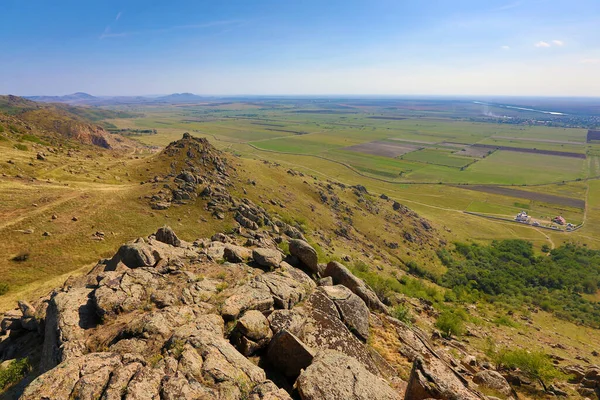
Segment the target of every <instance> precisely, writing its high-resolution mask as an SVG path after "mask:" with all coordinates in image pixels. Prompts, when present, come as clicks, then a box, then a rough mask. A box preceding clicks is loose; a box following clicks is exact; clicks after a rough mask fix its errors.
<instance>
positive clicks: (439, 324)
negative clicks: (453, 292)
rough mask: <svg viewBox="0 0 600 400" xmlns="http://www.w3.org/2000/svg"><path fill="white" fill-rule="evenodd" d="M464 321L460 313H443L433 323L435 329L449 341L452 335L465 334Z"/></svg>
mask: <svg viewBox="0 0 600 400" xmlns="http://www.w3.org/2000/svg"><path fill="white" fill-rule="evenodd" d="M464 320H465V318H464V315H462V313H459V312H453V311H444V312H442V313H441V314H440V316H439V317H438V319H437V321H435V327H436V328H438V329H439V330H440V331H441V332H442V336H443V337H445V338H446V339H450V338H451V337H452V336H453V335H454V336H461V335H462V334H463V333H464V332H465V321H464Z"/></svg>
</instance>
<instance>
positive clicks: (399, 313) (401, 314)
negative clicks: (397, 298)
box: [392, 304, 412, 324]
mask: <svg viewBox="0 0 600 400" xmlns="http://www.w3.org/2000/svg"><path fill="white" fill-rule="evenodd" d="M392 316H393V317H394V318H396V319H397V320H399V321H402V322H404V323H407V324H408V323H410V321H411V319H412V318H411V313H410V309H409V308H408V307H407V306H405V305H404V304H398V305H397V306H396V307H394V308H393V309H392Z"/></svg>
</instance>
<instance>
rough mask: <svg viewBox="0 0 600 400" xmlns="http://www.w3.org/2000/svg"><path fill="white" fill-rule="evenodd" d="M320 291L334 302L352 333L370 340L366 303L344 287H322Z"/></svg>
mask: <svg viewBox="0 0 600 400" xmlns="http://www.w3.org/2000/svg"><path fill="white" fill-rule="evenodd" d="M319 291H322V292H323V293H325V294H326V295H327V297H329V298H330V299H331V300H333V302H334V303H335V305H336V307H337V309H338V311H339V313H340V317H341V319H342V321H344V323H345V324H346V326H348V328H349V329H350V331H351V332H353V333H354V334H356V336H358V337H359V338H360V339H362V340H364V341H366V340H367V339H368V338H369V308H368V307H367V305H366V304H365V302H364V301H363V300H362V299H361V298H360V297H358V296H357V295H355V294H354V293H352V292H351V291H350V289H348V288H347V287H345V286H342V285H336V286H322V287H320V288H319Z"/></svg>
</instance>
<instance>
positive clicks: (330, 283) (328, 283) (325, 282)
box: [317, 276, 333, 286]
mask: <svg viewBox="0 0 600 400" xmlns="http://www.w3.org/2000/svg"><path fill="white" fill-rule="evenodd" d="M317 285H319V286H333V279H332V278H331V277H330V276H326V277H325V278H321V279H319V280H318V281H317Z"/></svg>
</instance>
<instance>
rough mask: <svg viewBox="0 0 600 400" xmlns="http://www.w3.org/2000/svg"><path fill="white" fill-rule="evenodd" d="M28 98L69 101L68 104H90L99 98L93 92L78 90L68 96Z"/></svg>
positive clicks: (59, 101) (45, 101)
mask: <svg viewBox="0 0 600 400" xmlns="http://www.w3.org/2000/svg"><path fill="white" fill-rule="evenodd" d="M26 99H29V100H33V101H38V102H42V103H67V104H79V103H82V104H89V103H91V102H94V101H96V100H98V98H97V97H95V96H92V95H91V94H87V93H83V92H77V93H73V94H68V95H66V96H28V97H26Z"/></svg>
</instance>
